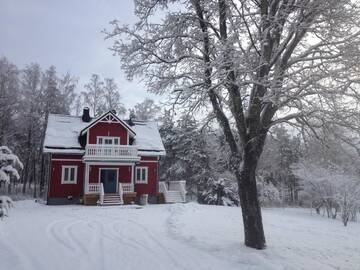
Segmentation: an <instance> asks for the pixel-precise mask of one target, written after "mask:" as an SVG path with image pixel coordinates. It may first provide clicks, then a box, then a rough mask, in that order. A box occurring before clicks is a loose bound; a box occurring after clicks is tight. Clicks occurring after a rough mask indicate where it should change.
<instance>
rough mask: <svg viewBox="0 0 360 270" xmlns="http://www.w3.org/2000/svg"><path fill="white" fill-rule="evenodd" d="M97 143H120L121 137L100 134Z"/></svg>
mask: <svg viewBox="0 0 360 270" xmlns="http://www.w3.org/2000/svg"><path fill="white" fill-rule="evenodd" d="M97 144H106V145H112V144H120V137H104V136H101V137H100V136H98V137H97Z"/></svg>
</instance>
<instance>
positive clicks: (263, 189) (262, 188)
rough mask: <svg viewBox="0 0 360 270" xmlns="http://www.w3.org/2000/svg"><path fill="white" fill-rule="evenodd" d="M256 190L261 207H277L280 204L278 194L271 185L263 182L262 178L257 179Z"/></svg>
mask: <svg viewBox="0 0 360 270" xmlns="http://www.w3.org/2000/svg"><path fill="white" fill-rule="evenodd" d="M257 189H258V194H259V201H260V204H261V206H278V205H280V204H281V197H280V192H279V190H278V189H277V188H276V187H275V186H274V184H273V183H271V182H267V181H265V180H264V178H263V177H258V178H257Z"/></svg>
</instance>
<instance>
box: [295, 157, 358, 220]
mask: <svg viewBox="0 0 360 270" xmlns="http://www.w3.org/2000/svg"><path fill="white" fill-rule="evenodd" d="M294 174H295V175H297V176H298V177H299V178H300V179H302V180H303V181H304V191H305V192H307V193H308V194H309V195H310V197H311V198H312V200H313V206H314V207H315V208H316V211H317V212H318V213H320V208H321V207H325V209H326V211H327V215H328V217H332V218H336V216H337V212H338V211H341V219H342V221H343V223H344V226H346V225H347V223H348V221H349V219H352V220H355V219H356V213H357V212H358V211H359V208H360V179H359V176H358V175H356V174H355V173H351V172H350V171H345V170H344V169H343V168H341V167H339V166H336V165H333V166H328V167H324V166H321V165H317V164H314V163H309V162H302V163H299V164H297V166H296V168H294Z"/></svg>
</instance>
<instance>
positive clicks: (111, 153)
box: [85, 144, 138, 159]
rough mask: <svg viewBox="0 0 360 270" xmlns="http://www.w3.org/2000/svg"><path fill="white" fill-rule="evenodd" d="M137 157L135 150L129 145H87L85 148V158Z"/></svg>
mask: <svg viewBox="0 0 360 270" xmlns="http://www.w3.org/2000/svg"><path fill="white" fill-rule="evenodd" d="M137 157H138V151H137V148H136V147H135V146H131V145H103V144H87V145H86V147H85V158H104V159H110V158H117V159H122V158H128V159H136V158H137Z"/></svg>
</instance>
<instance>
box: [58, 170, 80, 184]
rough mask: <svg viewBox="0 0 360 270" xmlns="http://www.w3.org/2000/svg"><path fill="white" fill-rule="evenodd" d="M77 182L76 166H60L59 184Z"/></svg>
mask: <svg viewBox="0 0 360 270" xmlns="http://www.w3.org/2000/svg"><path fill="white" fill-rule="evenodd" d="M76 183H77V166H62V171H61V184H76Z"/></svg>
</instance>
